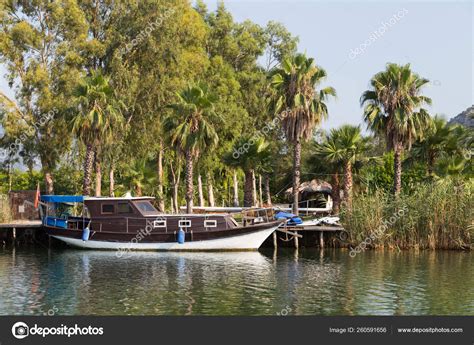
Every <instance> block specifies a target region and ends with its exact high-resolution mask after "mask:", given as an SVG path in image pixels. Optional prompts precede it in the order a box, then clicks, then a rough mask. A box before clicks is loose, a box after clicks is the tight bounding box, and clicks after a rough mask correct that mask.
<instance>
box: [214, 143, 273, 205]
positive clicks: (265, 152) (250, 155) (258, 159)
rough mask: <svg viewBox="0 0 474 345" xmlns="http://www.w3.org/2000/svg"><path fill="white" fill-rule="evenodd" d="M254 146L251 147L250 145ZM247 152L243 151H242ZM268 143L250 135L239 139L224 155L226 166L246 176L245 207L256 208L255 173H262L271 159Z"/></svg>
mask: <svg viewBox="0 0 474 345" xmlns="http://www.w3.org/2000/svg"><path fill="white" fill-rule="evenodd" d="M252 141H253V144H252V145H250V143H252ZM243 148H244V149H245V150H242V149H243ZM270 155H271V152H270V150H269V147H268V143H267V142H266V141H265V140H264V139H263V138H262V137H260V138H257V139H255V138H252V137H251V136H249V135H246V136H243V137H241V138H239V139H238V140H237V141H236V142H235V143H234V146H233V148H232V151H229V152H228V153H226V154H225V155H224V158H223V161H224V164H226V165H228V166H229V167H232V168H240V169H242V170H243V172H244V174H245V184H244V207H252V206H255V200H256V191H255V188H254V180H255V172H256V171H259V172H260V171H262V169H263V168H264V166H265V165H266V164H267V163H268V160H269V159H270Z"/></svg>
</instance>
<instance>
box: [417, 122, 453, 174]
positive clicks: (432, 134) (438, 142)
mask: <svg viewBox="0 0 474 345" xmlns="http://www.w3.org/2000/svg"><path fill="white" fill-rule="evenodd" d="M432 123H433V125H432V127H431V128H430V129H429V130H427V131H426V133H425V136H424V139H423V140H418V141H417V142H416V143H414V144H413V150H412V156H413V158H415V159H421V160H423V161H425V162H426V166H427V170H428V175H429V176H433V169H434V167H435V164H436V160H437V159H438V158H440V157H441V156H442V155H444V154H449V153H453V151H455V150H456V149H457V144H458V143H457V138H454V137H453V132H454V129H455V126H449V125H448V124H447V123H446V120H445V119H443V118H442V117H439V116H435V117H434V118H433V121H432ZM453 139H455V140H453Z"/></svg>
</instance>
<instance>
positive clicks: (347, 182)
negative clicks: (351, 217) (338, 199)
mask: <svg viewBox="0 0 474 345" xmlns="http://www.w3.org/2000/svg"><path fill="white" fill-rule="evenodd" d="M344 201H345V202H346V205H347V207H348V208H349V209H350V208H351V206H352V163H351V162H350V161H348V162H346V163H345V164H344Z"/></svg>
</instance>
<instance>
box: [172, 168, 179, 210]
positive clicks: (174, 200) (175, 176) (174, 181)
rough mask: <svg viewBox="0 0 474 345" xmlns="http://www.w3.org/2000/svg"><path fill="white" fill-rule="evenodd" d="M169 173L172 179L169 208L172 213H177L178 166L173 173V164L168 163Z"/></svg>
mask: <svg viewBox="0 0 474 345" xmlns="http://www.w3.org/2000/svg"><path fill="white" fill-rule="evenodd" d="M170 172H171V178H172V181H171V184H172V186H173V195H172V198H171V199H172V202H171V208H172V210H173V212H175V213H179V207H178V192H179V180H180V169H179V165H178V169H177V171H175V169H174V166H173V163H172V162H170Z"/></svg>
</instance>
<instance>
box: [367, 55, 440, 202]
mask: <svg viewBox="0 0 474 345" xmlns="http://www.w3.org/2000/svg"><path fill="white" fill-rule="evenodd" d="M428 82H429V81H428V79H424V78H422V77H420V76H419V75H418V74H416V73H414V72H413V71H412V70H411V68H410V65H409V64H406V65H403V66H402V65H397V64H394V63H389V64H387V67H386V69H385V71H382V72H379V73H377V74H376V75H375V76H373V77H372V79H371V81H370V85H371V88H370V89H369V90H367V91H365V92H364V93H363V94H362V96H361V99H360V102H361V105H362V106H364V121H365V122H366V123H367V125H368V127H369V128H370V129H371V130H372V131H374V132H375V133H376V134H378V135H384V136H385V137H386V142H387V145H388V148H389V149H393V150H394V184H393V192H394V194H395V195H398V194H399V193H400V189H401V181H402V180H401V178H402V153H403V150H404V148H407V149H408V150H410V149H411V145H412V143H413V142H414V141H415V140H416V139H419V138H423V134H424V133H425V132H426V130H427V129H428V128H429V127H430V125H431V118H430V116H429V115H428V112H427V111H426V110H425V109H424V108H422V106H423V105H425V104H431V99H430V98H428V97H426V96H424V95H423V94H422V89H423V86H425V85H426V84H427V83H428Z"/></svg>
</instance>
